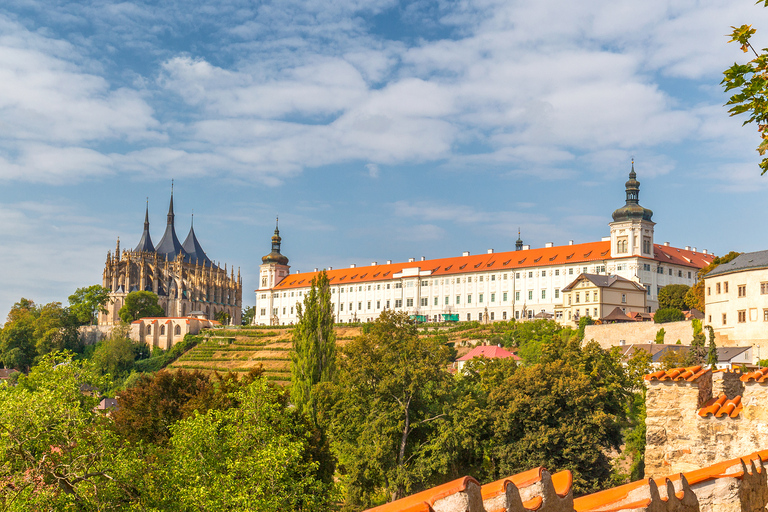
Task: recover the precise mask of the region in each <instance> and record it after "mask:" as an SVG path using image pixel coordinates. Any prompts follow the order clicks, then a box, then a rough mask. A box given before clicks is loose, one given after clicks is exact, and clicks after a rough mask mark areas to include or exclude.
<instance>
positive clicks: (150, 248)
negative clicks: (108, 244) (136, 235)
mask: <svg viewBox="0 0 768 512" xmlns="http://www.w3.org/2000/svg"><path fill="white" fill-rule="evenodd" d="M134 250H135V251H136V252H154V251H155V246H154V245H153V244H152V237H151V236H149V198H147V209H146V210H145V212H144V232H143V233H142V234H141V240H139V245H137V246H136V249H134Z"/></svg>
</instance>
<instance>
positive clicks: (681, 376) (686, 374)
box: [643, 365, 711, 382]
mask: <svg viewBox="0 0 768 512" xmlns="http://www.w3.org/2000/svg"><path fill="white" fill-rule="evenodd" d="M710 371H711V370H710V369H709V368H704V367H703V366H701V365H698V366H689V367H687V368H673V369H671V370H666V371H665V370H659V371H656V372H653V373H650V374H648V375H646V376H644V377H643V379H645V380H647V381H654V380H658V381H662V382H663V381H672V382H694V381H695V380H697V379H698V378H699V377H702V376H703V375H706V373H707V372H710Z"/></svg>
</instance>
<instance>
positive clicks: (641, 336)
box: [584, 320, 719, 349]
mask: <svg viewBox="0 0 768 512" xmlns="http://www.w3.org/2000/svg"><path fill="white" fill-rule="evenodd" d="M662 327H663V328H664V333H665V334H664V343H675V342H677V340H680V342H681V343H682V344H683V345H690V344H691V341H692V340H693V324H692V323H691V321H690V320H684V321H682V322H667V323H665V324H656V323H653V322H629V323H623V324H603V325H588V326H586V328H585V329H584V340H585V341H590V340H595V341H596V342H598V343H599V344H600V346H601V347H602V348H604V349H610V348H611V347H615V346H620V345H635V344H640V343H654V342H655V341H656V333H657V332H659V329H661V328H662ZM718 346H719V345H718Z"/></svg>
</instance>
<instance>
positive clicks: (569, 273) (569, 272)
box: [568, 268, 573, 276]
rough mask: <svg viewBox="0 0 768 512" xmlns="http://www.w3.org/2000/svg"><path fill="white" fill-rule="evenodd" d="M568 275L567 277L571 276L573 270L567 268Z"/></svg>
mask: <svg viewBox="0 0 768 512" xmlns="http://www.w3.org/2000/svg"><path fill="white" fill-rule="evenodd" d="M568 275H569V276H572V275H573V268H569V269H568Z"/></svg>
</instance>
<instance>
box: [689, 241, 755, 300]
mask: <svg viewBox="0 0 768 512" xmlns="http://www.w3.org/2000/svg"><path fill="white" fill-rule="evenodd" d="M740 254H741V253H739V252H736V251H731V252H729V253H728V254H726V255H724V256H716V257H715V259H713V260H712V263H710V264H709V265H707V266H706V267H704V268H702V269H700V270H699V272H698V274H697V279H698V280H697V282H696V284H695V285H693V286H692V287H691V289H690V290H688V293H686V295H685V305H686V306H687V307H688V309H698V310H699V311H701V312H704V307H705V303H704V276H706V275H707V273H709V272H711V271H712V270H714V269H715V268H716V267H717V266H718V265H722V264H723V263H728V262H729V261H731V260H732V259H734V258H735V257H736V256H738V255H740Z"/></svg>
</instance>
